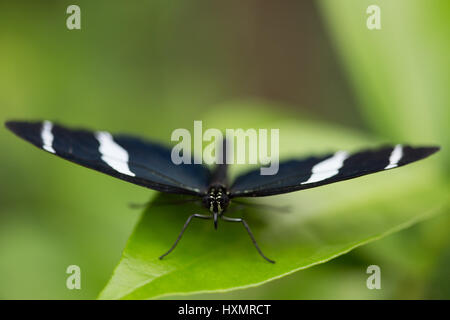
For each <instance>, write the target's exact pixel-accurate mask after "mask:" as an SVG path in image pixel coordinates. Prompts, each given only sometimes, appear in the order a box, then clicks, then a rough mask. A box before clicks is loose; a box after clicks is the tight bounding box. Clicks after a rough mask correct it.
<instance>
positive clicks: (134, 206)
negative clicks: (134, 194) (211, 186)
mask: <svg viewBox="0 0 450 320" xmlns="http://www.w3.org/2000/svg"><path fill="white" fill-rule="evenodd" d="M197 201H198V202H200V201H201V199H198V198H194V199H181V200H173V201H155V202H153V201H147V202H144V203H135V202H130V203H129V204H128V207H129V208H130V209H142V208H146V207H147V206H148V205H149V204H152V205H154V206H171V205H176V204H184V203H189V202H197Z"/></svg>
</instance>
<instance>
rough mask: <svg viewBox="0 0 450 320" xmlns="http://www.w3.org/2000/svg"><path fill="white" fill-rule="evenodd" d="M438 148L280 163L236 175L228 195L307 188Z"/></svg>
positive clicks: (386, 150) (367, 152) (414, 158)
mask: <svg viewBox="0 0 450 320" xmlns="http://www.w3.org/2000/svg"><path fill="white" fill-rule="evenodd" d="M438 150H439V147H411V146H402V145H396V146H395V147H392V146H389V147H382V148H379V149H372V150H364V151H360V152H356V153H354V154H349V153H347V152H344V151H338V152H336V153H334V154H329V155H326V156H323V157H310V158H306V159H301V160H291V161H287V162H282V163H280V165H279V170H278V173H277V174H275V175H271V176H270V175H261V174H260V171H259V169H258V170H254V171H250V172H249V173H247V174H244V175H241V176H239V177H238V178H237V179H236V180H235V182H234V183H233V185H232V186H231V188H230V196H231V197H263V196H270V195H275V194H281V193H287V192H292V191H297V190H303V189H309V188H314V187H318V186H321V185H325V184H329V183H333V182H338V181H342V180H348V179H352V178H356V177H359V176H363V175H366V174H370V173H375V172H378V171H383V170H387V169H391V168H395V167H401V166H404V165H406V164H408V163H411V162H414V161H417V160H420V159H423V158H426V157H428V156H430V155H431V154H433V153H435V152H436V151H438Z"/></svg>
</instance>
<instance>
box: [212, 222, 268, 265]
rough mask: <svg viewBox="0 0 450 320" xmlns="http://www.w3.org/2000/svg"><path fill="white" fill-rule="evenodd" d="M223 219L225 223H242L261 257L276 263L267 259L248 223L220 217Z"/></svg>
mask: <svg viewBox="0 0 450 320" xmlns="http://www.w3.org/2000/svg"><path fill="white" fill-rule="evenodd" d="M220 217H221V218H222V220H224V221H229V222H242V224H243V225H244V228H245V229H246V230H247V233H248V235H249V236H250V238H251V239H252V242H253V245H254V246H255V248H256V250H258V252H259V254H260V255H261V257H263V258H264V259H266V260H267V261H268V262H270V263H275V261H273V260H270V259H269V258H267V257H266V256H265V255H264V253H262V251H261V249H260V248H259V246H258V244H257V243H256V240H255V237H254V236H253V233H252V231H251V230H250V227H249V226H248V224H247V222H245V220H244V219H242V218H230V217H226V216H224V215H221V216H220Z"/></svg>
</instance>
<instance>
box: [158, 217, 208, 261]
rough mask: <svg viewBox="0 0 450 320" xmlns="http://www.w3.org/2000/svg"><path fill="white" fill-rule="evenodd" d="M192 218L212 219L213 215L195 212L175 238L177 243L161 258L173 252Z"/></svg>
mask: <svg viewBox="0 0 450 320" xmlns="http://www.w3.org/2000/svg"><path fill="white" fill-rule="evenodd" d="M192 218H199V219H212V216H208V215H203V214H197V213H195V214H193V215H190V216H189V218H188V219H187V220H186V222H185V224H184V226H183V229H181V232H180V234H179V235H178V238H177V240H175V243H174V244H173V245H172V247H171V248H170V249H169V251H167V252H166V253H164V254H163V255H162V256H160V257H159V259H162V258H164V257H165V256H167V255H168V254H169V253H171V252H172V250H173V249H175V247H176V246H177V244H178V241H180V239H181V237H182V236H183V233H184V231H185V230H186V228H187V226H188V225H189V222H191V220H192Z"/></svg>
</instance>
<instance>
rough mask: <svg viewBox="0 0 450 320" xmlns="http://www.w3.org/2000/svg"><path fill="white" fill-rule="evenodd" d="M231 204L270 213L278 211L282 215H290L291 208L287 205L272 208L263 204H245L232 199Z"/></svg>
mask: <svg viewBox="0 0 450 320" xmlns="http://www.w3.org/2000/svg"><path fill="white" fill-rule="evenodd" d="M232 202H233V203H236V204H238V205H240V206H243V207H246V206H247V207H254V208H260V209H263V210H270V211H278V212H282V213H290V212H291V209H292V207H291V206H289V205H285V206H273V205H270V204H264V203H256V202H246V201H239V200H235V199H233V201H232Z"/></svg>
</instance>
